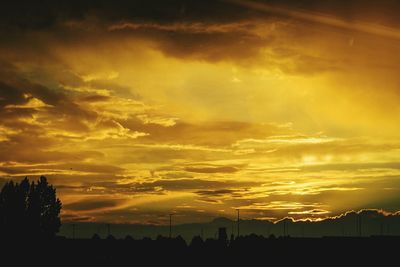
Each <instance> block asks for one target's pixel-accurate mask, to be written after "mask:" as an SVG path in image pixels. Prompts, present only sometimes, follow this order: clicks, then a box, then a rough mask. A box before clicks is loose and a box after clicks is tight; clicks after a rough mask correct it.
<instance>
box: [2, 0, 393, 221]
mask: <svg viewBox="0 0 400 267" xmlns="http://www.w3.org/2000/svg"><path fill="white" fill-rule="evenodd" d="M399 9H400V3H398V1H394V0H383V1H361V0H349V1H333V0H327V1H316V0H314V1H312V0H304V1H299V0H297V1H295V0H282V1H277V0H269V1H267V0H259V1H252V0H249V1H245V0H220V1H196V0H192V1H189V0H166V1H161V0H160V1H155V0H151V1H139V0H133V1H104V0H103V1H89V0H84V1H79V2H78V1H76V2H75V1H42V2H40V4H38V3H34V2H33V1H5V2H4V4H3V3H2V8H1V10H0V34H1V36H2V37H1V38H0V177H1V181H2V183H4V182H5V181H7V180H10V179H12V180H16V181H18V180H20V179H21V178H22V177H25V176H28V177H29V178H31V179H37V178H38V177H39V176H40V175H45V176H46V177H47V178H48V179H49V181H50V182H51V183H52V184H54V185H55V186H56V188H57V194H58V196H59V198H60V199H61V201H62V203H63V209H62V219H63V221H91V222H110V223H144V224H166V223H168V220H169V217H168V214H171V213H172V214H174V221H175V222H177V223H186V222H204V221H209V220H211V219H212V218H215V217H221V216H224V217H228V218H235V216H236V211H235V209H240V210H241V217H242V218H244V219H261V220H279V219H281V218H284V217H292V218H294V219H305V218H309V219H315V220H317V219H320V218H325V217H330V216H335V215H338V214H341V213H344V212H346V211H349V210H360V209H384V210H386V211H392V212H394V211H397V210H399V209H400V197H399V196H400V192H399V190H400V133H399V130H400V125H399V118H400V105H399V101H400V76H399V75H398V71H399V69H400V53H399V51H400V30H399V29H400V27H399V26H400V20H399V18H398V14H397V13H398V12H397V11H398V10H399Z"/></svg>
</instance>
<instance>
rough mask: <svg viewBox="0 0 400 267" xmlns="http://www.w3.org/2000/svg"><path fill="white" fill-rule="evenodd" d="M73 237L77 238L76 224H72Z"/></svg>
mask: <svg viewBox="0 0 400 267" xmlns="http://www.w3.org/2000/svg"><path fill="white" fill-rule="evenodd" d="M72 239H75V224H72Z"/></svg>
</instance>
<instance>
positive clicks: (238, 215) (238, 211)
mask: <svg viewBox="0 0 400 267" xmlns="http://www.w3.org/2000/svg"><path fill="white" fill-rule="evenodd" d="M239 224H240V210H239V209H237V237H239V235H240V230H239Z"/></svg>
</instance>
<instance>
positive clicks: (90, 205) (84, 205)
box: [63, 200, 120, 211]
mask: <svg viewBox="0 0 400 267" xmlns="http://www.w3.org/2000/svg"><path fill="white" fill-rule="evenodd" d="M118 204H120V202H119V201H116V200H85V201H79V202H74V203H70V204H66V205H63V208H65V209H67V210H72V211H89V210H98V209H102V208H113V207H116V206H118Z"/></svg>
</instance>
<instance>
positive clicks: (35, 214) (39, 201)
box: [0, 176, 61, 238]
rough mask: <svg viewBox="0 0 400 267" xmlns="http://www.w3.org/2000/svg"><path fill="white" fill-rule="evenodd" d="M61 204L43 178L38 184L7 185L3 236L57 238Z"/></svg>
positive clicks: (0, 207) (0, 199) (1, 202)
mask: <svg viewBox="0 0 400 267" xmlns="http://www.w3.org/2000/svg"><path fill="white" fill-rule="evenodd" d="M60 211H61V201H60V200H59V199H58V198H57V197H56V189H55V188H53V186H52V185H49V183H48V182H47V179H46V177H44V176H41V177H40V178H39V180H38V181H37V182H36V183H35V182H32V183H30V182H29V180H28V178H25V179H24V180H22V181H21V183H14V182H13V181H10V182H7V183H6V184H5V185H4V186H3V188H2V189H1V192H0V235H1V237H3V238H53V237H54V236H55V235H56V233H57V232H58V231H59V229H60V226H61V221H60V216H59V215H60Z"/></svg>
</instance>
